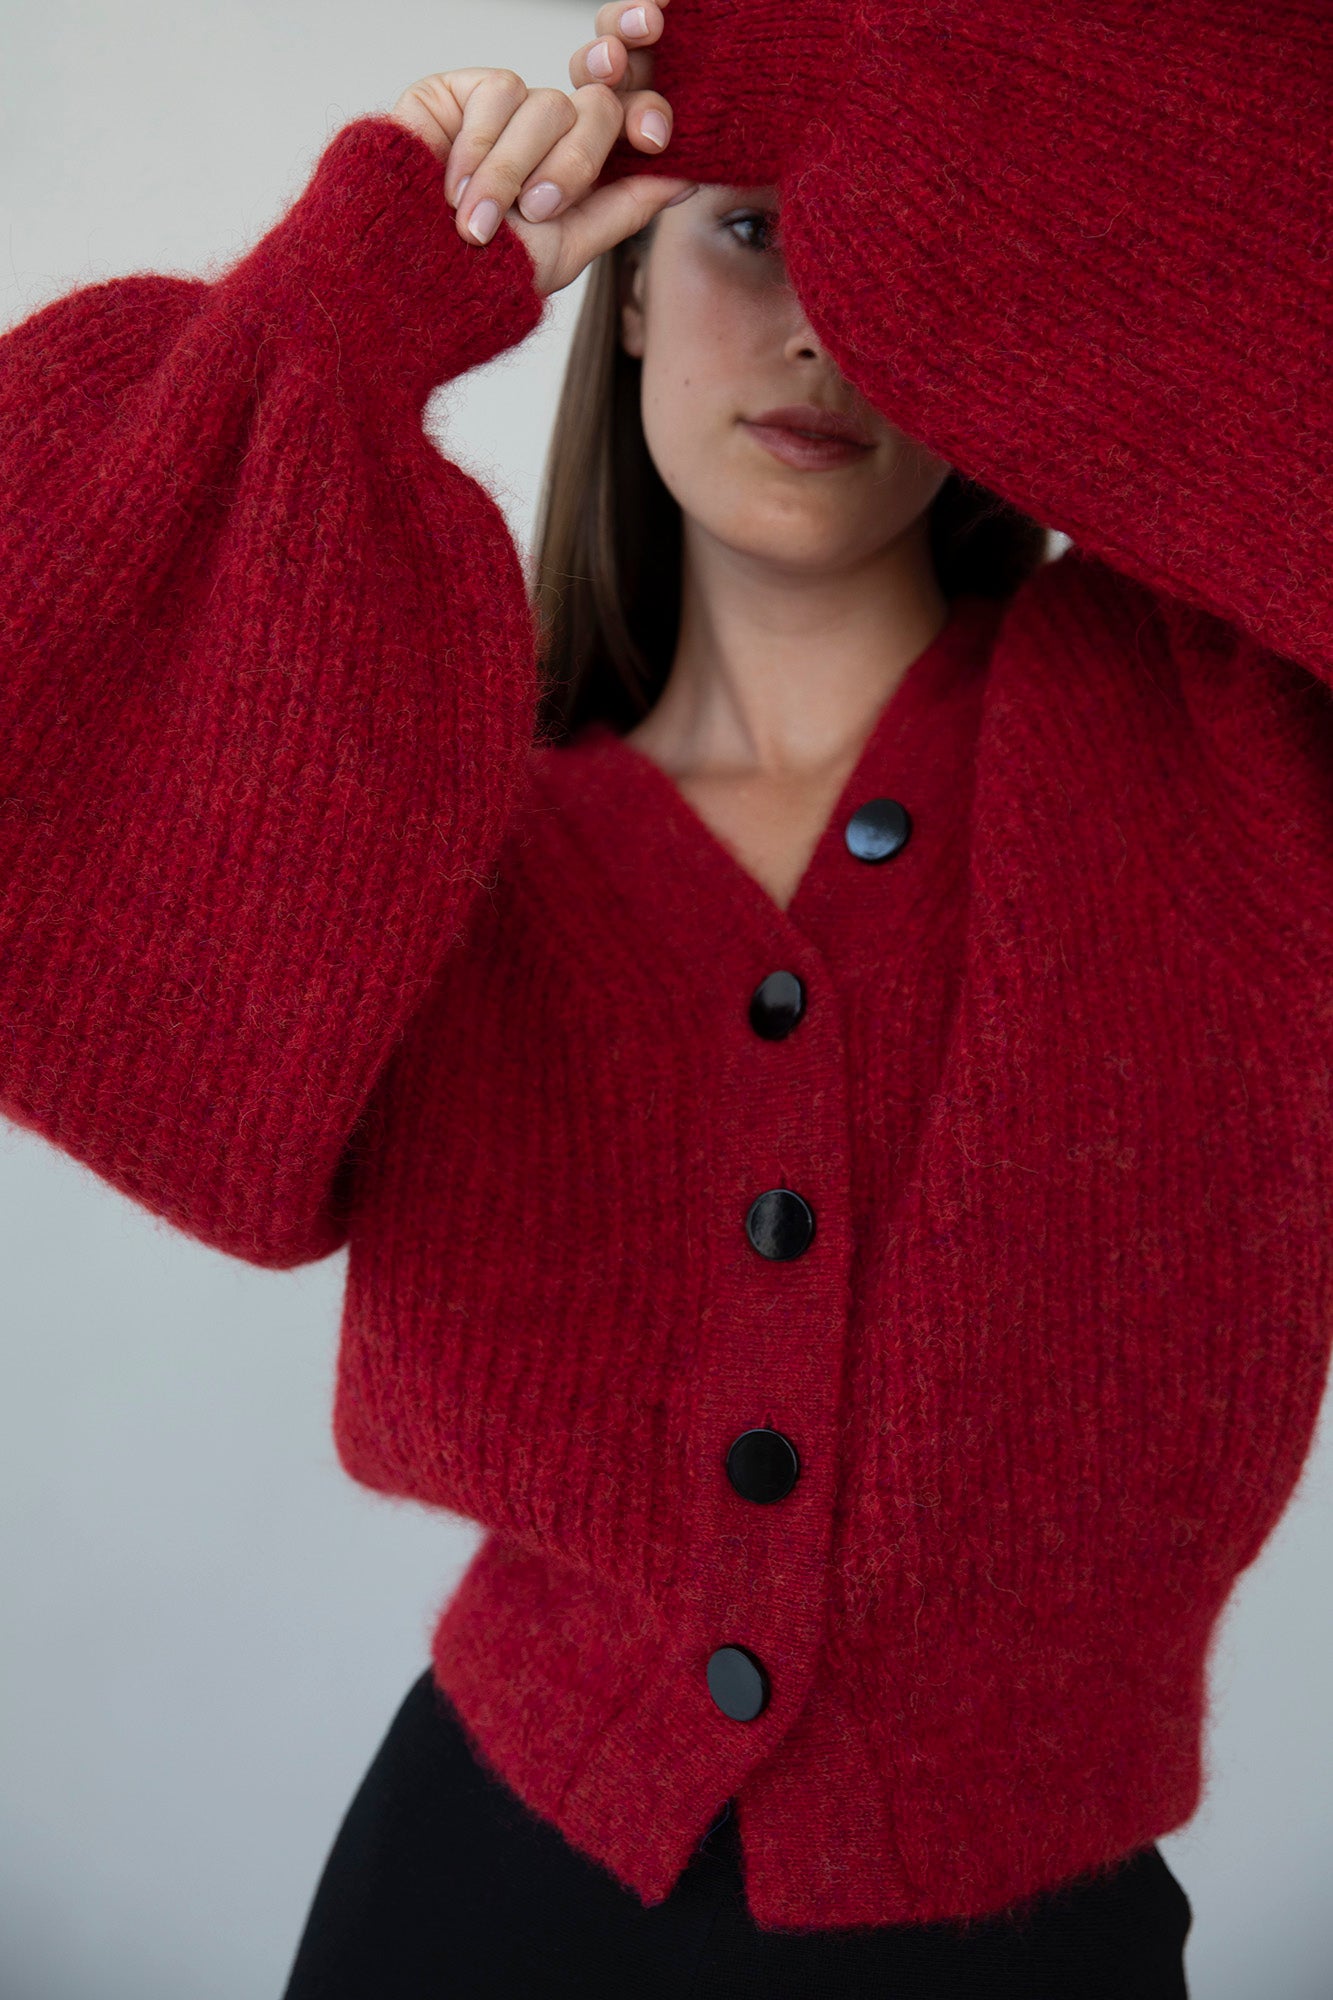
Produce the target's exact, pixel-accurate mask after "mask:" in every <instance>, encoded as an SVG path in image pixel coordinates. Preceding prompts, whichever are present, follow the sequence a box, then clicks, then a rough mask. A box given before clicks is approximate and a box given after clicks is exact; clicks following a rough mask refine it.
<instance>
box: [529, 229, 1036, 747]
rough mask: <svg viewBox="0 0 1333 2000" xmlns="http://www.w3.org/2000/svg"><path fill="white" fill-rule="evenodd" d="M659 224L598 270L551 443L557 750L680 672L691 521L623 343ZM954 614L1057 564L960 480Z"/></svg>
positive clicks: (1027, 529) (550, 606)
mask: <svg viewBox="0 0 1333 2000" xmlns="http://www.w3.org/2000/svg"><path fill="white" fill-rule="evenodd" d="M656 220H657V218H656V217H655V216H654V218H653V220H652V221H651V222H649V223H648V224H647V225H646V227H645V228H644V229H642V230H640V231H639V232H638V234H637V235H635V236H632V237H628V238H626V239H624V240H623V241H622V242H620V243H617V244H616V245H615V246H614V247H613V248H612V249H611V250H608V251H606V252H604V253H603V255H602V256H600V257H598V258H596V259H595V260H594V262H593V264H592V265H591V266H590V267H589V270H588V273H587V276H586V279H585V284H584V293H583V299H582V302H581V305H580V308H579V315H578V319H577V321H576V323H575V327H574V337H573V340H572V342H571V345H570V350H569V355H568V359H567V361H566V364H565V372H564V378H563V381H562V383H561V389H560V399H559V403H558V405H557V408H556V416H555V423H554V426H553V428H552V431H551V441H550V447H549V449H548V452H547V457H546V463H545V468H544V471H543V475H542V485H541V492H540V496H539V500H538V510H537V522H536V529H535V533H534V537H533V550H534V555H533V563H532V580H531V584H530V590H531V601H532V605H533V609H534V612H535V614H536V620H537V626H538V633H539V653H540V660H541V695H540V703H539V713H538V724H537V735H538V739H539V740H540V741H542V742H547V743H557V742H560V741H562V740H563V739H564V738H565V737H566V736H568V735H570V734H572V732H573V731H574V730H576V729H577V728H578V727H579V726H580V725H581V724H582V723H583V722H585V721H588V720H590V719H592V718H594V717H596V718H599V719H601V720H602V721H605V722H608V723H610V725H611V726H612V727H613V728H615V729H621V730H623V729H628V728H630V727H632V726H633V724H634V723H636V722H637V721H639V719H640V718H641V717H642V716H644V715H646V714H647V712H648V710H649V709H650V708H651V707H652V705H653V703H654V702H655V701H656V699H657V696H658V694H659V693H660V692H661V689H662V686H663V684H664V682H665V680H666V677H667V675H668V673H669V672H670V669H671V663H672V660H673V658H674V655H675V648H676V640H677V634H678V629H679V620H680V587H681V517H680V507H679V505H678V503H677V502H676V501H675V499H673V497H672V495H671V494H670V493H669V492H668V491H667V488H666V487H665V485H664V484H663V482H662V479H661V477H660V475H659V473H658V471H657V468H656V466H655V465H654V463H653V461H652V458H651V456H650V454H649V451H648V446H647V442H646V440H645V438H644V434H643V424H642V421H641V418H640V403H639V378H640V371H641V368H642V363H641V362H640V361H639V359H638V358H637V357H636V356H634V355H631V354H627V353H626V352H625V349H624V348H623V347H622V345H621V342H620V310H621V305H620V302H621V298H622V288H623V284H624V280H625V278H626V277H627V276H628V272H627V271H626V270H625V263H626V259H627V257H630V256H633V255H636V254H641V253H642V252H643V251H644V250H645V249H646V248H647V247H648V245H649V243H650V241H651V237H652V232H653V229H654V227H655V225H656ZM929 530H930V548H931V555H932V558H933V561H934V564H935V569H936V574H937V576H938V579H939V584H940V589H941V591H942V593H943V595H944V597H945V598H946V599H948V600H952V599H953V598H955V597H957V596H960V595H963V594H968V595H976V596H980V597H993V598H998V597H1008V596H1010V595H1011V594H1012V593H1013V592H1014V591H1015V590H1016V589H1017V588H1018V586H1019V584H1020V583H1021V582H1022V581H1023V580H1024V578H1025V577H1027V576H1029V575H1030V574H1031V573H1032V571H1033V570H1035V569H1036V568H1038V566H1039V565H1040V564H1041V563H1042V562H1043V561H1045V560H1047V558H1048V555H1049V537H1048V534H1047V531H1046V529H1045V528H1043V527H1042V526H1040V524H1039V523H1038V522H1036V521H1034V520H1033V519H1032V518H1031V517H1030V516H1029V515H1027V514H1024V513H1021V512H1020V511H1019V510H1018V509H1017V508H1015V507H1012V506H1010V505H1009V503H1008V502H1007V501H1004V500H1002V499H1000V498H999V496H998V495H997V494H994V493H992V492H990V491H989V489H987V488H986V487H984V486H979V485H977V484H976V483H975V482H974V481H972V480H968V479H965V478H963V476H962V475H961V474H960V473H958V472H957V471H951V472H950V473H949V476H948V478H947V479H946V480H945V482H944V485H943V486H942V487H941V488H940V491H939V492H938V493H937V494H936V496H935V498H934V500H933V501H932V502H931V505H930V509H929Z"/></svg>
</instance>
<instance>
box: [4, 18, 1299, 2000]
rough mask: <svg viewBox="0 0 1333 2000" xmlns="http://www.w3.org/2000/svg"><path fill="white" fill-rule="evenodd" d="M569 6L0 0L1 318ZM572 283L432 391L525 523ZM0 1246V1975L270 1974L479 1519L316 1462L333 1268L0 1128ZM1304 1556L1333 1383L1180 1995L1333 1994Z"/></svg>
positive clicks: (1235, 1707)
mask: <svg viewBox="0 0 1333 2000" xmlns="http://www.w3.org/2000/svg"><path fill="white" fill-rule="evenodd" d="M592 20H593V6H592V5H591V4H589V5H588V6H586V7H585V6H575V5H572V4H569V0H498V4H497V0H378V4H376V5H375V6H374V7H366V6H363V5H350V4H348V0H265V4H263V5H257V4H255V0H227V4H226V5H225V6H224V5H222V4H218V3H217V0H215V4H213V5H201V4H196V5H194V6H192V7H189V8H183V7H181V6H179V5H178V4H171V5H167V4H165V0H139V4H135V0H46V4H43V5H42V6H40V7H33V6H32V5H31V4H30V0H0V31H2V32H3V48H4V58H5V60H4V64H3V69H2V70H0V219H2V223H3V232H4V233H3V252H4V254H3V258H2V259H0V325H6V326H7V325H11V324H13V323H14V322H15V321H17V320H18V319H20V318H22V317H24V316H26V314H27V313H29V312H31V311H32V310H34V309H35V308H36V307H37V306H38V305H41V304H43V303H44V302H45V301H46V300H48V299H50V298H54V297H56V296H58V295H60V294H61V293H64V292H67V291H70V290H72V289H73V288H74V287H75V286H78V285H83V284H89V283H92V282H95V281H96V280H98V279H100V278H104V277H111V276H116V275H119V274H121V273H124V272H128V271H131V270H153V269H155V270H179V271H186V272H200V271H202V270H203V268H204V267H205V265H207V264H209V263H210V262H211V261H212V260H215V259H225V258H229V257H231V256H233V255H235V254H237V253H238V252H240V251H241V250H243V249H245V248H246V247H248V245H249V244H251V243H252V242H254V241H255V240H256V239H257V238H258V237H259V236H260V235H262V234H263V232H264V230H265V229H267V228H268V227H269V225H270V224H271V223H272V222H273V221H275V220H276V219H277V217H278V215H279V214H280V213H281V211H282V209H283V208H284V207H285V206H286V204H287V203H288V202H289V201H290V200H291V199H292V198H293V197H294V196H295V195H296V194H297V193H298V192H299V191H300V189H301V188H302V187H303V186H304V184H305V181H306V178H307V176H308V173H309V171H310V168H311V167H312V166H313V164H314V160H315V158H316V157H317V155H318V152H319V151H320V149H321V147H322V145H323V144H324V142H325V140H326V139H327V138H328V137H330V136H331V135H332V133H333V132H334V131H336V130H337V129H338V127H339V126H340V125H342V124H343V123H345V122H346V120H348V119H349V118H352V117H355V116H358V115H360V114H361V113H363V112H365V111H371V110H387V109H388V107H389V106H390V105H391V104H392V102H393V101H394V99H395V98H396V97H397V95H398V94H399V92H400V91H401V90H402V89H403V88H404V86H405V85H406V84H408V83H410V82H411V81H413V79H414V78H416V77H418V76H421V75H424V74H426V73H427V72H428V71H431V70H434V69H445V68H451V67H455V66H457V65H459V64H463V63H494V64H504V65H506V66H509V67H511V68H514V69H517V70H518V71H519V72H520V74H522V75H523V76H525V77H526V78H527V79H528V80H529V81H530V82H534V83H539V82H545V83H554V84H557V85H559V86H560V87H562V88H563V87H567V85H568V73H567V69H566V64H567V62H568V58H569V55H570V53H571V51H572V50H573V49H574V48H575V47H576V46H577V45H578V44H579V43H580V42H582V41H584V40H586V39H588V37H589V36H590V34H591V32H592ZM579 291H580V287H578V286H575V287H571V288H570V289H569V290H568V291H566V292H563V293H561V294H560V295H559V296H558V298H557V299H556V301H555V307H554V317H553V321H552V324H551V325H550V327H549V328H548V329H547V330H545V331H544V332H543V333H542V334H540V335H537V336H534V337H533V338H532V339H530V340H529V341H528V342H526V343H525V344H524V345H523V347H522V348H521V349H520V350H519V351H518V352H516V353H514V352H511V353H508V354H505V355H502V356H501V357H499V359H498V360H496V361H495V362H493V363H491V364H490V365H489V366H487V367H486V368H484V369H481V370H478V371H476V372H475V373H474V374H472V375H470V376H468V377H467V378H465V379H464V380H463V381H462V382H461V383H458V384H456V385H453V386H452V387H451V388H450V389H449V390H448V391H446V398H447V401H445V402H444V410H443V412H442V411H441V406H440V404H437V405H436V406H435V412H436V413H437V414H446V413H447V420H448V448H449V450H450V451H451V453H452V454H453V455H454V456H455V457H457V458H459V459H461V460H462V461H463V462H464V463H466V464H467V465H468V466H469V468H470V469H471V470H473V471H475V472H477V473H478V474H480V476H482V477H483V478H485V479H486V480H487V483H488V484H489V485H490V486H491V490H492V491H493V492H495V493H496V494H497V497H498V498H499V499H500V500H501V503H502V504H503V505H504V506H505V508H506V510H507V512H508V515H509V519H510V521H511V524H512V526H513V528H514V532H515V534H516V536H517V537H518V538H519V539H520V540H521V541H524V540H526V538H527V536H528V534H529V532H530V529H531V522H532V518H533V513H534V510H535V501H536V488H537V480H538V477H539V473H540V467H541V462H542V457H543V454H544V450H545V443H546V437H547V432H548V429H549V424H550V419H551V415H552V411H553V408H554V399H555V394H556V388H557V382H558V376H559V371H560V368H561V365H562V361H563V356H564V350H565V345H566V342H567V340H568V335H569V331H570V328H571V327H572V324H573V317H574V313H575V312H576V310H577V304H578V296H579ZM0 1265H2V1268H3V1280H2V1281H0V1326H2V1329H3V1338H2V1340H0V1496H2V1497H0V1514H2V1518H0V1563H2V1565H3V1567H2V1570H0V1589H2V1590H3V1604H4V1612H3V1618H2V1621H0V1638H2V1647H0V1672H2V1674H3V1682H2V1683H0V1704H2V1707H0V1713H2V1715H3V1721H2V1723H0V1732H2V1742H0V1993H2V1994H3V1996H4V2000H262V1996H273V2000H276V1996H277V1995H278V1993H279V1992H280V1991H281V1988H282V1985H283V1981H284V1979H285V1977H286V1973H287V1969H288V1967H289V1964H290V1960H291V1955H292V1952H293V1951H294V1949H295V1944H296V1940H297V1937H298V1935H299V1932H300V1928H301V1924H302V1922H303V1921H304V1917H305V1912H306V1910H307V1908H308V1904H309V1899H310V1896H311V1893H312V1891H313V1888H314V1884H315V1881H316V1878H317V1876H318V1873H319V1870H320V1868H321V1866H322V1864H323V1861H324V1857H325V1854H326V1852H327V1849H328V1845H329V1842H330V1841H331V1839H332V1837H333V1834H334V1831H335V1829H336V1826H337V1823H338V1820H339V1818H340V1817H341V1814H342V1812H343V1810H344V1808H345V1807H346V1805H347V1803H348V1801H349V1800H350V1798H351V1795H352V1793H353V1791H354V1790H355V1788H356V1785H357V1783H358V1782H359V1780H360V1777H361V1775H362V1772H363V1771H364V1769H365V1766H366V1764H367V1763H368V1761H369V1759H370V1757H371V1756H372V1755H373V1753H374V1750H375V1748H376V1746H377V1744H378V1742H379V1740H380V1738H381V1736H382V1735H383V1733H384V1730H385V1729H386V1728H387V1726H388V1723H389V1720H390V1717H391V1715H392V1713H393V1711H394V1709H395V1708H396V1707H397V1705H398V1702H399V1701H400V1700H401V1698H402V1696H403V1694H404V1693H405V1692H406V1689H407V1687H408V1685H409V1683H410V1682H411V1681H412V1680H413V1679H414V1678H415V1677H416V1675H417V1674H418V1673H419V1672H420V1671H421V1670H422V1668H423V1667H424V1666H425V1664H426V1661H427V1651H426V1648H427V1641H428V1637H429V1632H430V1627H431V1624H432V1622H433V1618H434V1615H435V1612H436V1609H437V1608H438V1606H439V1605H440V1604H441V1603H442V1602H443V1600H444V1598H445V1597H446V1596H447V1595H448V1594H449V1592H450V1590H451V1589H452V1587H453V1583H454V1581H455V1579H456V1578H457V1576H458V1574H459V1573H460V1571H461V1569H462V1567H463V1565H464V1563H465V1561H466V1559H467V1557H468V1556H469V1555H470V1553H471V1551H472V1549H473V1548H474V1547H475V1545H476V1542H477V1539H478V1531H477V1530H476V1528H475V1527H473V1526H472V1525H471V1524H469V1523H465V1522H460V1521H459V1520H458V1519H457V1518H455V1517H451V1516H445V1515H433V1514H430V1513H428V1512H426V1511H424V1510H422V1509H418V1508H415V1507H413V1506H410V1505H408V1504H405V1503H404V1504H399V1503H395V1502H392V1501H388V1500H384V1499H382V1498H378V1497H376V1496H374V1495H372V1494H369V1493H366V1492H364V1491H362V1490H361V1489H359V1488H357V1487H356V1486H354V1485H353V1484H352V1483H351V1482H350V1481H349V1480H348V1479H347V1478H346V1477H345V1475H343V1474H342V1473H341V1471H340V1470H339V1468H338V1467H337V1465H336V1462H335V1459H334V1455H333V1449H332V1444H331V1441H330V1437H329V1422H328V1420H329V1409H330V1398H331V1394H332V1370H333V1357H334V1350H335V1339H336V1330H337V1317H338V1306H339V1299H340V1292H341V1284H342V1276H343V1258H342V1257H341V1256H339V1257H336V1258H334V1259H331V1260H330V1261H328V1262H327V1263H325V1264H323V1265H319V1266H316V1267H314V1268H312V1269H308V1270H306V1271H302V1272H295V1273H288V1274H280V1275H279V1274H273V1273H265V1272H259V1271H255V1270H252V1269H249V1268H248V1267H246V1266H244V1265H241V1264H239V1263H236V1262H233V1261H231V1260H229V1259H226V1258H224V1257H221V1256H219V1255H217V1254H215V1253H213V1252H211V1251H208V1250H205V1249H203V1248H202V1247H200V1246H198V1245H196V1244H193V1243H191V1242H189V1241H187V1240H186V1239H184V1238H181V1237H177V1236H174V1235H173V1234H172V1233H171V1232H170V1231H168V1230H167V1229H165V1228H164V1227H162V1226H160V1225H158V1224H157V1223H156V1222H154V1221H153V1220H152V1219H151V1218H150V1217H148V1216H147V1215H146V1214H145V1213H143V1212H142V1211H140V1210H137V1209H136V1208H134V1207H133V1206H132V1205H131V1204H130V1203H129V1202H127V1201H125V1200H123V1199H122V1198H121V1197H119V1196H117V1195H115V1194H113V1193H111V1192H110V1191H109V1190H108V1189H107V1188H105V1187H104V1186H103V1185H102V1184H101V1183H99V1182H98V1181H96V1180H95V1179H94V1178H93V1176H92V1175H91V1174H89V1173H87V1172H86V1171H85V1170H84V1169H82V1168H81V1167H79V1166H77V1165H76V1164H75V1163H74V1162H72V1161H70V1160H68V1159H66V1158H65V1157H63V1156H62V1155H59V1154H57V1153H56V1152H55V1151H54V1150H53V1149H52V1148H49V1147H47V1146H45V1145H44V1144H43V1143H42V1142H40V1141H39V1140H37V1139H35V1138H33V1137H32V1136H31V1135H29V1134H26V1133H24V1132H21V1131H18V1130H17V1129H15V1128H14V1127H12V1126H8V1125H5V1124H3V1123H0ZM1330 1549H1333V1420H1331V1419H1330V1417H1329V1413H1328V1408H1327V1405H1326V1408H1325V1420H1324V1423H1323V1426H1322V1430H1321V1434H1320V1438H1319V1441H1318V1443H1317V1445H1316V1449H1315V1451H1314V1454H1313V1456H1312V1458H1311V1461H1310V1464H1309V1466H1308V1468H1307V1471H1306V1475H1305V1478H1304V1479H1303V1481H1302V1484H1301V1487H1300V1489H1299V1491H1298V1494H1297V1497H1296V1499H1295V1501H1294V1503H1293V1505H1292V1507H1291V1509H1290V1511H1289V1512H1288V1514H1287V1516H1286V1518H1285V1519H1284V1521H1283V1523H1282V1526H1281V1527H1280V1529H1279V1531H1278V1533H1277V1534H1276V1535H1275V1536H1274V1538H1273V1540H1272V1541H1271V1542H1270V1543H1269V1545H1268V1547H1267V1548H1266V1550H1265V1551H1264V1553H1263V1555H1262V1556H1261V1558H1260V1560H1259V1562H1258V1563H1257V1564H1256V1565H1255V1567H1254V1568H1253V1569H1252V1570H1251V1571H1250V1572H1249V1573H1248V1574H1247V1576H1246V1577H1245V1578H1244V1579H1243V1581H1242V1586H1241V1589H1240V1591H1239V1592H1238V1595H1237V1597H1236V1599H1235V1600H1234V1603H1233V1607H1232V1609H1231V1611H1230V1613H1229V1615H1228V1618H1227V1622H1226V1625H1225V1627H1224V1631H1223V1636H1222V1641H1221V1647H1220V1652H1219V1656H1218V1660H1217V1666H1216V1671H1215V1676H1214V1724H1213V1729H1212V1733H1211V1737H1210V1762H1211V1767H1212V1772H1213V1777H1212V1782H1211V1787H1210V1792H1209V1796H1208V1798H1207V1800H1206V1802H1205V1805H1204V1807H1203V1809H1202V1810H1201V1811H1200V1813H1199V1814H1198V1815H1197V1816H1196V1818H1195V1820H1194V1821H1193V1823H1192V1824H1191V1826H1190V1827H1189V1828H1188V1829H1186V1830H1185V1831H1183V1832H1181V1833H1178V1834H1174V1835H1170V1836H1168V1837H1166V1838H1165V1839H1164V1840H1163V1841H1162V1842H1161V1846H1162V1850H1163V1852H1164V1854H1165V1855H1166V1858H1167V1860H1168V1862H1169V1863H1170V1865H1171V1867H1172V1868H1173V1869H1174V1870H1175V1872H1176V1874H1177V1875H1178V1876H1179V1877H1180V1879H1181V1881H1182V1882H1183V1884H1184V1886H1185V1888H1186V1890H1187V1892H1188V1894H1189V1896H1190V1899H1191V1901H1192V1903H1193V1906H1194V1912H1195V1920H1194V1927H1193V1931H1192V1933H1191V1937H1190V1942H1189V1946H1188V1949H1187V1965H1188V1969H1189V1977H1190V1990H1191V1995H1192V2000H1330V1995H1333V1899H1331V1898H1330V1886H1331V1885H1333V1713H1331V1712H1330V1701H1329V1691H1330V1687H1333V1676H1331V1675H1330V1661H1333V1559H1331V1558H1330ZM1071 2000H1072V1996H1071ZM1126 2000H1130V1996H1126Z"/></svg>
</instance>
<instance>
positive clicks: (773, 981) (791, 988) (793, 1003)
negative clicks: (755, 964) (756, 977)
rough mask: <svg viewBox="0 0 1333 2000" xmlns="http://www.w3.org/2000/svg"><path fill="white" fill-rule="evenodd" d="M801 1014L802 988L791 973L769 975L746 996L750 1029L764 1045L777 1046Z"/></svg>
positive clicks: (803, 1001) (803, 1009)
mask: <svg viewBox="0 0 1333 2000" xmlns="http://www.w3.org/2000/svg"><path fill="white" fill-rule="evenodd" d="M804 1012H805V988H804V986H802V984H801V982H800V980H799V979H798V978H797V977H796V974H795V973H794V972H770V973H769V975H768V978H767V979H761V980H760V982H759V984H758V985H757V986H756V987H755V989H754V992H753V993H752V994H751V995H750V1026H751V1027H752V1028H753V1029H754V1031H755V1033H756V1035H762V1036H763V1038H764V1040H765V1041H766V1042H780V1041H781V1040H782V1038H783V1036H784V1035H789V1034H790V1033H791V1031H792V1029H793V1028H794V1027H795V1026H796V1023H797V1022H798V1021H799V1020H800V1018H801V1016H802V1014H804Z"/></svg>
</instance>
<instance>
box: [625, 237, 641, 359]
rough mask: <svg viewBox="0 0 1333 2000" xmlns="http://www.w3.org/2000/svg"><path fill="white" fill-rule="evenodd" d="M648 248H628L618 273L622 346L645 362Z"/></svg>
mask: <svg viewBox="0 0 1333 2000" xmlns="http://www.w3.org/2000/svg"><path fill="white" fill-rule="evenodd" d="M647 265H648V245H647V243H646V242H645V243H643V244H642V245H640V244H637V243H636V244H635V245H634V247H633V248H632V249H630V248H626V250H625V252H624V255H623V256H622V257H621V260H620V269H619V272H618V287H619V289H618V294H617V298H618V303H619V307H620V345H621V346H622V347H623V348H624V350H625V352H626V354H630V355H633V356H634V357H635V358H636V359H638V360H642V359H643V332H644V328H643V319H644V307H643V290H644V285H645V282H646V280H647V275H648V273H647Z"/></svg>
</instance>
